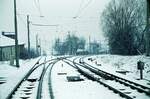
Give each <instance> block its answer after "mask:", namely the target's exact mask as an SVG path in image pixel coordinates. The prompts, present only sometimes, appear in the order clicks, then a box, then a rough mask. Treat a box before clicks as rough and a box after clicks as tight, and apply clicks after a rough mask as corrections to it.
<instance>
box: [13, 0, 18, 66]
mask: <svg viewBox="0 0 150 99" xmlns="http://www.w3.org/2000/svg"><path fill="white" fill-rule="evenodd" d="M14 27H15V58H16V67H19V51H18V31H17V10H16V0H14Z"/></svg>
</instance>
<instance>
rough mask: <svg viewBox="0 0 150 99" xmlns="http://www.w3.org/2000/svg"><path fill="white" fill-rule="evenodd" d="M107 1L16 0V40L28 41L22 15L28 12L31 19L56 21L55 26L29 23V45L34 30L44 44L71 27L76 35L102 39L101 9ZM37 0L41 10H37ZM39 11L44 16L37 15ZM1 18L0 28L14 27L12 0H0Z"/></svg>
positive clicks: (43, 21)
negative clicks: (40, 25) (39, 25)
mask: <svg viewBox="0 0 150 99" xmlns="http://www.w3.org/2000/svg"><path fill="white" fill-rule="evenodd" d="M38 1H39V3H38ZM109 1H110V0H17V13H18V14H19V15H18V30H19V33H18V34H19V40H23V41H24V42H26V41H27V29H26V16H25V15H27V14H29V15H30V20H31V22H32V23H40V24H52V25H53V24H59V26H58V27H37V26H33V25H31V28H30V29H31V39H32V40H31V41H32V45H34V44H35V35H36V34H38V35H39V37H41V41H42V45H43V46H45V45H47V46H49V47H50V46H51V45H50V44H49V43H48V42H49V41H51V42H52V41H53V40H54V39H55V38H57V37H60V38H63V36H64V35H66V34H67V32H68V31H73V32H74V33H76V34H77V35H78V36H84V37H85V38H86V39H88V37H89V36H91V39H97V40H100V39H103V36H102V31H101V29H100V26H99V20H100V13H101V12H102V11H103V9H104V7H105V5H106V4H107V3H108V2H109ZM88 2H89V4H88ZM39 4H40V10H41V11H39ZM37 6H38V7H37ZM40 15H43V16H44V17H42V18H41V17H38V16H40ZM75 16H78V17H77V18H73V17H75ZM0 22H1V23H0V31H14V24H13V22H14V21H13V0H0ZM48 44H49V45H48ZM49 47H48V48H49ZM48 48H47V49H48Z"/></svg>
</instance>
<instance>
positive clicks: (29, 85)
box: [6, 57, 59, 99]
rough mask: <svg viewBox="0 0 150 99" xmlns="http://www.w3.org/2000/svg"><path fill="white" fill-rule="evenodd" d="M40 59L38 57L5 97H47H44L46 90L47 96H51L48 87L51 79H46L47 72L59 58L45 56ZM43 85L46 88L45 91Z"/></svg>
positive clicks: (28, 98)
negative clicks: (47, 58) (48, 58)
mask: <svg viewBox="0 0 150 99" xmlns="http://www.w3.org/2000/svg"><path fill="white" fill-rule="evenodd" d="M41 61H42V59H39V60H38V61H37V62H36V64H35V65H34V66H33V67H32V68H31V70H29V72H28V73H27V74H26V75H25V76H24V77H23V78H22V80H21V81H20V82H19V83H18V84H17V85H16V87H15V88H14V89H13V90H12V92H11V93H10V94H9V95H8V97H7V98H6V99H48V98H44V94H45V93H46V92H49V93H50V95H49V97H51V94H52V93H51V92H52V88H49V87H51V86H50V81H51V79H50V80H47V79H49V78H51V77H50V75H49V72H51V69H52V67H53V65H54V64H55V63H56V62H57V61H59V59H51V60H46V57H45V59H44V60H43V61H42V62H41ZM45 87H46V88H47V90H46V91H45ZM46 94H47V93H46ZM49 99H53V98H49Z"/></svg>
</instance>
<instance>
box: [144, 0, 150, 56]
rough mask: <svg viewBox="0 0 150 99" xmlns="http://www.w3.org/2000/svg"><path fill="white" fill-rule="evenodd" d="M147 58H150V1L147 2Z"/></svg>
mask: <svg viewBox="0 0 150 99" xmlns="http://www.w3.org/2000/svg"><path fill="white" fill-rule="evenodd" d="M146 21H147V31H146V36H145V37H146V56H150V1H149V0H147V20H146Z"/></svg>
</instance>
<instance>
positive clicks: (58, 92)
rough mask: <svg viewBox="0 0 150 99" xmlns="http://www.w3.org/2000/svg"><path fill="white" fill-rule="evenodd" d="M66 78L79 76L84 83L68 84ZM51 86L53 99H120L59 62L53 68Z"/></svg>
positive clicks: (105, 88) (120, 98)
mask: <svg viewBox="0 0 150 99" xmlns="http://www.w3.org/2000/svg"><path fill="white" fill-rule="evenodd" d="M62 64H63V65H62ZM59 73H61V74H64V75H60V74H59ZM65 73H66V74H65ZM67 76H80V77H81V78H83V79H84V81H76V82H70V81H69V82H68V80H67ZM52 86H53V92H54V98H55V99H97V98H100V99H101V98H102V99H109V98H110V97H111V99H122V97H120V96H119V95H118V94H115V93H113V91H111V90H109V89H108V88H107V87H104V86H103V85H100V84H99V83H97V82H95V81H91V80H89V79H87V78H85V77H83V76H82V75H80V74H79V73H78V72H77V70H76V69H74V68H73V67H71V66H69V65H68V64H66V63H64V62H61V61H60V62H58V63H57V64H55V66H54V67H53V70H52Z"/></svg>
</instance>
